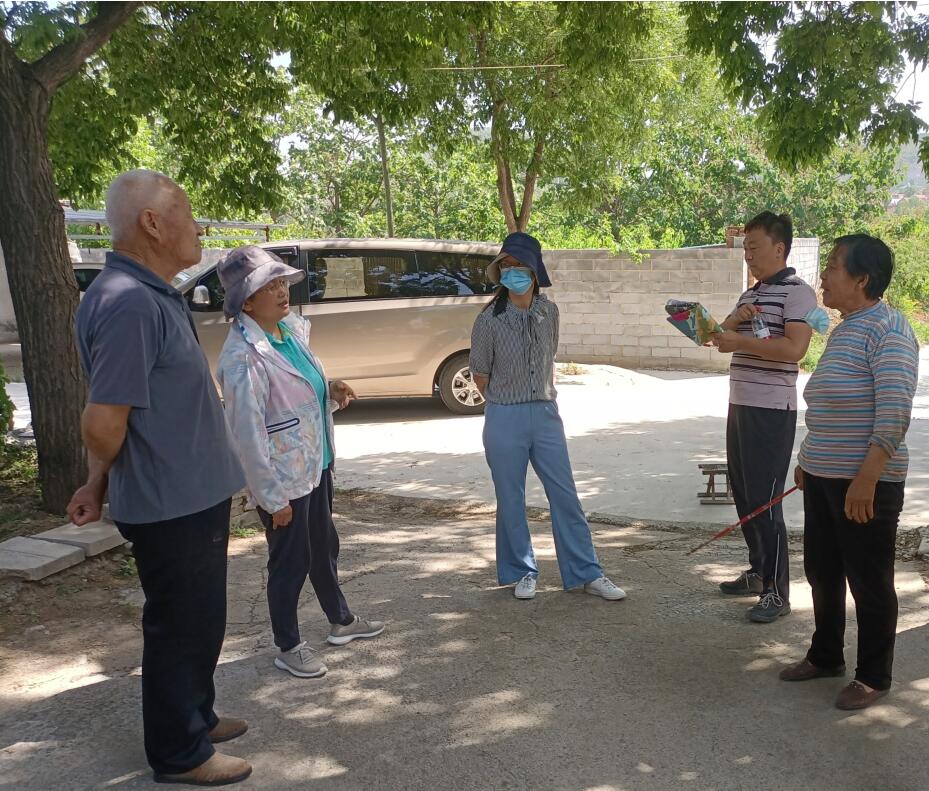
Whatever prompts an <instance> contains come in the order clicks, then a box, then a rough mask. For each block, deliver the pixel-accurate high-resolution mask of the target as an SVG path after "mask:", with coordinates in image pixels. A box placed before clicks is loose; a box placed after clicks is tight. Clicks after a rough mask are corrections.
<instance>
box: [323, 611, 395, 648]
mask: <svg viewBox="0 0 929 791" xmlns="http://www.w3.org/2000/svg"><path fill="white" fill-rule="evenodd" d="M383 631H384V622H383V621H366V620H364V618H359V617H358V616H357V615H356V616H355V620H354V621H352V622H351V623H350V624H349V625H348V626H340V625H339V624H337V623H334V624H332V628H331V629H330V630H329V636H328V637H327V638H326V640H328V641H329V643H330V644H332V645H345V644H346V643H350V642H351V641H352V640H357V639H358V638H359V637H377V636H378V635H379V634H380V633H381V632H383Z"/></svg>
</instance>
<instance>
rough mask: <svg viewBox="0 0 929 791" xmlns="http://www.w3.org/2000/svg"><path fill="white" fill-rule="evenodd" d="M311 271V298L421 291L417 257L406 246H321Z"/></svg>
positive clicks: (409, 294)
mask: <svg viewBox="0 0 929 791" xmlns="http://www.w3.org/2000/svg"><path fill="white" fill-rule="evenodd" d="M310 255H313V254H312V253H311V254H310ZM308 274H309V276H308V277H307V280H308V286H309V292H310V301H311V302H319V301H320V300H330V299H364V298H368V299H390V298H391V297H418V296H421V294H422V292H421V290H420V287H419V272H418V271H417V270H416V259H415V258H414V256H413V254H412V253H411V252H407V251H403V250H384V251H379V250H320V251H318V252H317V253H316V254H315V256H314V258H313V261H312V264H311V265H310V267H309V270H308Z"/></svg>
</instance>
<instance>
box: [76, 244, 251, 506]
mask: <svg viewBox="0 0 929 791" xmlns="http://www.w3.org/2000/svg"><path fill="white" fill-rule="evenodd" d="M75 335H76V338H77V344H78V350H79V352H80V356H81V363H82V365H83V366H84V371H85V372H86V374H87V379H88V382H89V385H90V393H89V397H88V400H89V401H90V402H91V403H95V404H114V405H122V406H130V407H132V409H131V410H130V412H129V424H128V430H127V433H126V440H125V442H124V443H123V447H122V449H121V450H120V452H119V455H118V456H117V457H116V460H115V461H114V463H113V466H112V468H111V469H110V475H109V500H110V514H111V515H112V517H113V519H114V520H115V521H117V522H124V523H127V524H148V523H151V522H163V521H166V520H168V519H174V518H177V517H179V516H187V515H189V514H194V513H197V512H199V511H203V510H205V509H207V508H210V507H212V506H214V505H217V504H218V503H220V502H222V501H223V500H225V499H226V498H228V497H231V496H232V495H233V494H235V493H236V492H237V491H239V489H241V488H242V487H243V486H244V485H245V475H244V473H243V472H242V468H241V466H240V465H239V461H238V458H237V456H236V453H235V451H234V449H233V446H232V444H231V442H230V437H229V433H228V428H227V426H226V419H225V415H224V414H223V407H222V404H221V403H220V400H219V396H218V395H217V393H216V387H215V385H214V384H213V377H212V376H211V374H210V367H209V365H208V363H207V360H206V356H205V355H204V353H203V350H202V349H201V348H200V344H199V341H198V339H197V334H196V331H195V329H194V325H193V320H192V317H191V315H190V310H189V309H188V307H187V303H186V302H185V301H184V297H183V296H182V295H181V294H180V292H179V291H177V289H175V288H173V287H172V286H170V285H169V284H168V283H166V282H165V281H163V280H162V279H161V278H160V277H158V276H157V275H156V274H155V273H154V272H152V271H151V270H150V269H148V268H147V267H145V266H142V265H141V264H139V263H137V262H136V261H134V260H133V259H131V258H129V257H128V256H125V255H121V254H119V253H112V252H111V253H108V254H107V257H106V267H105V268H104V269H103V271H102V272H101V273H100V275H99V276H98V277H97V278H96V280H94V282H93V283H92V284H91V286H90V288H88V289H87V292H86V294H85V295H84V298H83V299H82V300H81V304H80V307H79V308H78V311H77V320H76V322H75Z"/></svg>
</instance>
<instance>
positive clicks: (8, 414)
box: [0, 364, 14, 436]
mask: <svg viewBox="0 0 929 791" xmlns="http://www.w3.org/2000/svg"><path fill="white" fill-rule="evenodd" d="M6 384H7V378H6V372H5V371H4V370H3V365H2V364H0V436H3V434H5V433H6V430H7V429H8V428H9V427H10V423H11V422H12V420H13V409H14V407H13V402H12V401H11V400H10V397H9V396H8V395H7V394H6Z"/></svg>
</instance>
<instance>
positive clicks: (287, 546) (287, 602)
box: [258, 470, 353, 651]
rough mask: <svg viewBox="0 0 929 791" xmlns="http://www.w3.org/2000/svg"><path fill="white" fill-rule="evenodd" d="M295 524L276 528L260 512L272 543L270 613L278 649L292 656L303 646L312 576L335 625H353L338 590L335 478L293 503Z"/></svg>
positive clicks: (327, 475) (327, 477)
mask: <svg viewBox="0 0 929 791" xmlns="http://www.w3.org/2000/svg"><path fill="white" fill-rule="evenodd" d="M290 507H291V508H292V509H293V512H294V517H293V521H292V522H291V523H290V524H289V525H287V526H286V527H278V528H273V527H272V526H271V516H270V514H268V513H267V512H266V511H264V510H263V509H261V508H259V509H258V516H259V517H260V518H261V523H262V524H263V525H264V527H265V538H267V540H268V610H269V611H270V613H271V629H272V631H273V632H274V644H275V645H276V646H277V647H278V648H280V649H281V651H289V650H290V649H291V648H293V647H295V646H297V645H299V643H300V627H299V626H298V625H297V604H298V603H299V600H300V592H301V591H302V590H303V584H304V583H305V582H306V578H307V575H309V577H310V582H311V583H312V585H313V590H314V591H316V598H317V599H319V604H320V606H321V607H322V608H323V612H324V613H325V614H326V617H327V618H328V619H329V623H333V624H343V625H346V624H349V623H351V622H352V618H353V616H352V612H351V610H349V608H348V603H347V602H346V601H345V597H344V596H343V595H342V589H341V588H340V587H339V569H338V559H339V534H338V533H336V531H335V524H334V523H333V521H332V473H331V472H330V471H329V470H323V477H322V479H321V480H320V482H319V486H317V487H316V488H315V489H314V490H313V491H312V492H310V493H309V494H308V495H306V496H305V497H301V498H299V499H298V500H291V501H290Z"/></svg>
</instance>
